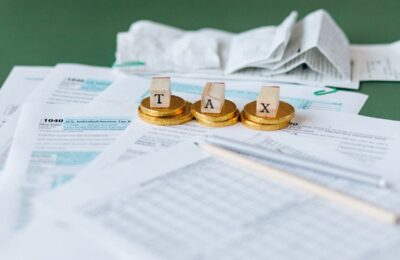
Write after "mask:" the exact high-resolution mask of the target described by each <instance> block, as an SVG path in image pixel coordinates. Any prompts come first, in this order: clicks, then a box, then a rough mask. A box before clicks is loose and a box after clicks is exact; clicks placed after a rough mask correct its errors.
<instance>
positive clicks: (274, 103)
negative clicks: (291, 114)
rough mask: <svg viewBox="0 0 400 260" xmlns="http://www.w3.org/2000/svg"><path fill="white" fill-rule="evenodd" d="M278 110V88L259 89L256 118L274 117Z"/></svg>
mask: <svg viewBox="0 0 400 260" xmlns="http://www.w3.org/2000/svg"><path fill="white" fill-rule="evenodd" d="M278 108H279V87H276V86H273V87H272V86H271V87H261V89H260V93H259V95H258V97H257V108H256V109H257V111H256V112H257V116H260V117H275V116H276V113H277V111H278Z"/></svg>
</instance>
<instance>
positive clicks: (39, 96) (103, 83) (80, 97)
mask: <svg viewBox="0 0 400 260" xmlns="http://www.w3.org/2000/svg"><path fill="white" fill-rule="evenodd" d="M114 77H115V76H113V74H112V71H111V69H109V68H105V67H96V66H88V65H78V64H57V65H56V66H55V67H54V69H53V70H52V71H51V73H50V74H49V75H48V77H46V78H45V80H44V81H43V82H42V83H41V84H40V86H39V87H38V89H37V90H36V91H35V92H34V93H32V95H30V96H29V98H28V100H27V101H28V102H30V103H31V102H32V103H46V104H86V103H89V102H90V101H91V100H93V99H94V98H95V97H97V96H98V95H99V94H100V93H101V92H102V91H104V90H105V89H107V88H108V87H109V86H110V85H111V83H112V82H113V79H114Z"/></svg>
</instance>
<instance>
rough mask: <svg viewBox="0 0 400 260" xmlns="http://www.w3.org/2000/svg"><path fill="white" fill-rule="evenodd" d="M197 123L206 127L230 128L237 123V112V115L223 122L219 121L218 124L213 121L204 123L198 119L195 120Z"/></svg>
mask: <svg viewBox="0 0 400 260" xmlns="http://www.w3.org/2000/svg"><path fill="white" fill-rule="evenodd" d="M196 120H197V122H199V123H200V124H201V125H203V126H206V127H224V126H231V125H234V124H236V123H237V122H238V121H239V111H238V113H237V114H236V115H235V116H234V117H232V118H230V119H228V120H225V121H219V122H213V121H206V120H202V119H199V118H196Z"/></svg>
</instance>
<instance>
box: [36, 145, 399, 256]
mask: <svg viewBox="0 0 400 260" xmlns="http://www.w3.org/2000/svg"><path fill="white" fill-rule="evenodd" d="M293 138H294V137H293ZM263 140H264V141H263V143H261V145H264V146H265V147H266V149H281V148H284V146H282V145H280V143H279V142H274V141H273V139H270V141H268V139H267V138H263ZM299 140H301V139H299ZM301 142H304V141H303V140H301V141H299V143H298V144H300V143H301ZM304 149H306V148H304V147H300V150H304ZM282 150H283V151H284V150H285V149H282ZM291 151H292V152H293V151H296V149H295V148H294V149H291ZM324 155H327V154H323V153H322V154H316V155H311V158H314V159H315V158H319V159H322V160H329V158H328V159H327V158H324ZM303 156H307V154H303ZM349 159H350V158H348V159H344V160H345V161H344V162H346V163H348V161H347V160H349ZM155 162H159V163H155ZM169 162H170V163H169ZM270 163H271V162H270ZM275 167H282V166H280V165H275ZM286 170H291V171H292V172H293V173H296V174H300V175H305V176H311V175H313V176H314V177H315V174H312V173H310V172H304V171H303V172H302V171H301V170H300V169H296V168H293V167H292V168H290V167H289V168H288V167H286ZM310 174H311V175H310ZM110 178H112V180H113V181H112V182H110ZM326 185H329V186H331V187H332V188H335V189H338V190H341V191H342V192H351V193H352V194H353V195H355V196H359V197H362V198H364V199H366V200H372V201H374V202H380V203H383V205H384V206H385V207H388V208H391V209H395V210H397V211H398V210H399V207H400V196H399V195H400V194H399V193H398V192H397V191H393V190H386V189H377V188H374V187H369V186H365V185H359V184H354V183H349V182H343V181H341V180H334V179H330V180H329V181H327V182H326ZM65 198H68V200H66V199H65ZM39 203H40V204H41V205H42V206H43V207H48V208H50V209H51V210H53V212H54V213H55V214H58V216H59V217H60V218H61V219H63V220H65V221H67V222H68V223H70V224H71V225H74V226H75V230H80V232H81V234H82V235H85V236H87V237H90V238H91V239H93V240H96V241H98V242H99V243H102V244H103V246H104V247H105V248H108V249H110V250H114V251H115V252H118V253H119V254H123V253H124V254H125V258H124V259H132V258H135V259H136V258H137V259H244V258H251V259H269V258H271V259H278V258H279V259H294V258H298V259H338V258H340V259H395V256H396V255H398V253H399V249H398V243H399V242H400V228H399V227H395V226H391V225H387V224H383V223H381V222H379V221H376V220H375V219H372V218H370V217H367V216H365V215H363V214H360V213H359V212H357V211H353V210H351V209H349V208H345V207H341V206H338V205H336V204H332V203H330V202H329V201H326V200H323V199H319V198H317V197H314V196H312V195H310V194H308V193H305V192H303V191H302V190H298V189H297V188H296V187H292V186H287V185H285V184H283V183H277V182H275V181H272V180H270V179H268V178H267V177H265V176H264V175H262V174H258V173H256V172H254V171H248V170H247V169H245V168H242V167H239V166H235V165H233V164H232V163H227V162H224V161H223V160H220V159H218V158H213V157H211V156H210V155H208V154H206V153H204V152H203V151H202V150H200V148H198V147H197V146H195V145H193V144H191V143H183V144H181V145H178V146H175V147H174V148H171V149H168V150H164V151H161V152H159V153H157V154H151V155H148V156H143V157H141V158H138V159H137V160H131V161H127V162H125V163H121V164H117V165H115V166H113V167H112V168H109V169H105V170H104V171H101V172H98V174H97V175H96V178H91V176H88V175H83V176H82V177H81V178H79V179H76V180H75V181H74V182H71V183H70V184H68V185H66V186H63V187H61V188H60V189H58V190H56V191H54V192H52V193H48V194H46V195H44V196H42V197H41V198H40V199H39ZM266 245H267V246H266ZM294 245H295V248H294Z"/></svg>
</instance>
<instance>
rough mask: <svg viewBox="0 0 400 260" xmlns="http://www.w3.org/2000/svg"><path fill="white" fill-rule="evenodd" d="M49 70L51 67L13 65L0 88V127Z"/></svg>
mask: <svg viewBox="0 0 400 260" xmlns="http://www.w3.org/2000/svg"><path fill="white" fill-rule="evenodd" d="M50 71H51V67H41V66H15V67H14V68H13V69H12V70H11V72H10V74H9V75H8V77H7V79H6V81H5V82H4V83H3V86H2V87H1V89H0V128H1V127H2V126H3V125H4V124H5V123H6V121H7V119H8V118H9V117H10V116H11V115H12V114H13V113H14V112H15V111H16V110H17V109H18V108H19V107H20V106H21V105H22V104H23V103H24V102H25V99H26V98H27V97H28V96H29V95H30V94H31V93H32V92H33V91H34V90H35V89H36V87H37V86H38V85H39V84H40V82H41V81H42V80H43V79H44V78H45V77H46V75H48V73H49V72H50Z"/></svg>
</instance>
